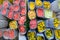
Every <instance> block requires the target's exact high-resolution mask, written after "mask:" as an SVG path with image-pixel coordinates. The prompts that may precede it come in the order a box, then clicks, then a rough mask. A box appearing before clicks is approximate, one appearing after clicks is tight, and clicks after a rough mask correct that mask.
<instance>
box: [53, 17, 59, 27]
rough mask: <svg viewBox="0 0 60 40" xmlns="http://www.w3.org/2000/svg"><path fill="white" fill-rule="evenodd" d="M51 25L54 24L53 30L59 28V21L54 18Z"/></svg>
mask: <svg viewBox="0 0 60 40" xmlns="http://www.w3.org/2000/svg"><path fill="white" fill-rule="evenodd" d="M53 23H54V27H55V28H58V26H59V24H60V21H59V19H58V18H55V19H54V22H53Z"/></svg>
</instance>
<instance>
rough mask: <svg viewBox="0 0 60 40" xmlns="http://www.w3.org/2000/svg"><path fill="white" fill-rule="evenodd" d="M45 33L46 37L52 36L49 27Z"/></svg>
mask: <svg viewBox="0 0 60 40" xmlns="http://www.w3.org/2000/svg"><path fill="white" fill-rule="evenodd" d="M45 35H46V37H47V38H48V39H50V38H51V37H52V35H53V34H52V30H51V29H48V30H46V31H45Z"/></svg>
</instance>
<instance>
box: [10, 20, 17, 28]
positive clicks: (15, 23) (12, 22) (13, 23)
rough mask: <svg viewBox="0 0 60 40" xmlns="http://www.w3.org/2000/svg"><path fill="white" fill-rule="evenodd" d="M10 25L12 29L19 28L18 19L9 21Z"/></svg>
mask: <svg viewBox="0 0 60 40" xmlns="http://www.w3.org/2000/svg"><path fill="white" fill-rule="evenodd" d="M9 27H10V29H17V21H15V20H14V21H11V22H10V23H9Z"/></svg>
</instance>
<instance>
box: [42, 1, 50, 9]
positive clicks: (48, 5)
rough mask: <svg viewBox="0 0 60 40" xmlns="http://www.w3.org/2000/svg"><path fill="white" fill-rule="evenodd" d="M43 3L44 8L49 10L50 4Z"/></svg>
mask: <svg viewBox="0 0 60 40" xmlns="http://www.w3.org/2000/svg"><path fill="white" fill-rule="evenodd" d="M43 3H44V8H46V9H50V2H48V1H44V2H43Z"/></svg>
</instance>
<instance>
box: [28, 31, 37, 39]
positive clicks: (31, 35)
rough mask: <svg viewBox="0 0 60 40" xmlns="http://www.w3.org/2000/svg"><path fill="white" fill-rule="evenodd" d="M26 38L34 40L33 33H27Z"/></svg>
mask: <svg viewBox="0 0 60 40" xmlns="http://www.w3.org/2000/svg"><path fill="white" fill-rule="evenodd" d="M27 36H28V40H36V38H35V32H28V33H27Z"/></svg>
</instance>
